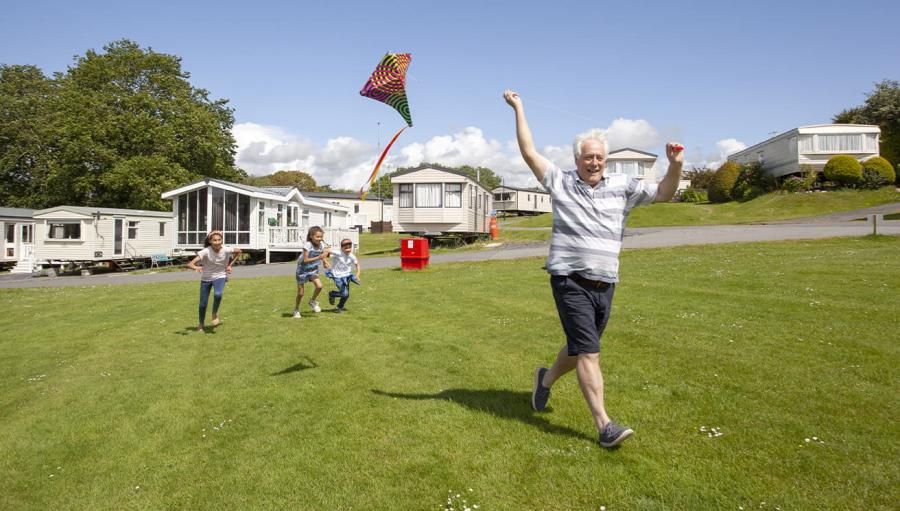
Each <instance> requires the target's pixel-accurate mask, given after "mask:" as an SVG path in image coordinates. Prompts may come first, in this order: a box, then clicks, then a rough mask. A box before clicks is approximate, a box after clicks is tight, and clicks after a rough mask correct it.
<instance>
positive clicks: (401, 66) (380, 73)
mask: <svg viewBox="0 0 900 511" xmlns="http://www.w3.org/2000/svg"><path fill="white" fill-rule="evenodd" d="M411 60H412V55H410V54H409V53H387V54H385V56H384V58H383V59H381V62H380V63H379V64H378V65H377V66H376V67H375V71H374V72H373V73H372V76H370V77H369V79H368V80H367V81H366V84H365V85H363V88H362V89H361V90H360V91H359V94H360V96H365V97H367V98H372V99H375V100H378V101H381V102H382V103H387V104H388V105H390V106H392V107H394V108H395V109H396V110H397V112H399V113H400V115H401V116H403V119H404V120H405V121H406V124H407V126H409V127H411V126H412V116H411V115H410V114H409V102H408V101H407V99H406V68H407V67H409V63H410V61H411ZM405 129H406V126H405V127H403V128H401V129H400V131H398V132H397V134H396V135H394V138H392V139H391V142H390V143H389V144H388V145H387V147H385V148H384V152H382V153H381V157H380V158H378V163H376V164H375V169H374V170H372V175H370V176H369V181H368V185H363V187H362V188H360V189H359V198H360V199H365V198H366V194H368V193H369V192H368V189H369V188H371V187H372V185H373V184H374V183H375V177H376V176H378V169H379V168H380V167H381V162H382V161H384V157H385V156H387V153H388V151H389V150H390V148H391V146H392V145H394V142H395V141H396V140H397V137H399V136H400V134H401V133H403V130H405Z"/></svg>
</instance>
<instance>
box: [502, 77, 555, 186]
mask: <svg viewBox="0 0 900 511" xmlns="http://www.w3.org/2000/svg"><path fill="white" fill-rule="evenodd" d="M503 99H505V100H506V103H507V104H509V106H511V107H512V109H513V110H514V111H515V112H516V139H518V141H519V152H521V153H522V158H524V159H525V163H526V164H528V168H530V169H531V171H532V172H533V173H534V177H536V178H537V180H538V182H540V183H543V182H544V173H545V172H546V171H547V168H548V167H549V166H550V161H549V160H548V159H547V158H544V157H543V156H541V154H540V153H538V152H537V150H536V149H535V148H534V140H532V138H531V129H529V128H528V120H526V119H525V108H524V107H523V106H522V98H520V97H519V95H518V94H516V93H515V92H513V91H511V90H507V91H504V92H503Z"/></svg>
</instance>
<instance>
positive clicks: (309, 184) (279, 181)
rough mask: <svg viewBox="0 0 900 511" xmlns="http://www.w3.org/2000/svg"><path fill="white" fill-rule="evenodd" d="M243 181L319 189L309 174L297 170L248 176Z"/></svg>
mask: <svg viewBox="0 0 900 511" xmlns="http://www.w3.org/2000/svg"><path fill="white" fill-rule="evenodd" d="M244 182H245V183H246V184H248V185H253V186H294V187H296V188H297V189H298V190H300V191H301V192H314V191H317V190H318V189H319V186H318V185H317V184H316V180H315V179H313V177H312V176H311V175H309V174H307V173H306V172H301V171H299V170H279V171H278V172H275V173H274V174H269V175H267V176H250V177H248V178H247V179H246V180H245V181H244Z"/></svg>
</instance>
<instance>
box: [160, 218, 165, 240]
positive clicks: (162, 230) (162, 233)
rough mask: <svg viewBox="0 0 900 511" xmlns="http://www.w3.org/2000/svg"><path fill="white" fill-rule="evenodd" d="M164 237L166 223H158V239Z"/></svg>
mask: <svg viewBox="0 0 900 511" xmlns="http://www.w3.org/2000/svg"><path fill="white" fill-rule="evenodd" d="M165 235H166V223H165V222H160V223H159V237H160V238H162V237H163V236H165Z"/></svg>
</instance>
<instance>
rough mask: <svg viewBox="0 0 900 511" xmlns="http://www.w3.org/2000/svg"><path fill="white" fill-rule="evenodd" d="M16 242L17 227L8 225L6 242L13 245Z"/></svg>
mask: <svg viewBox="0 0 900 511" xmlns="http://www.w3.org/2000/svg"><path fill="white" fill-rule="evenodd" d="M14 241H16V225H15V224H6V242H7V243H12V242H14Z"/></svg>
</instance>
